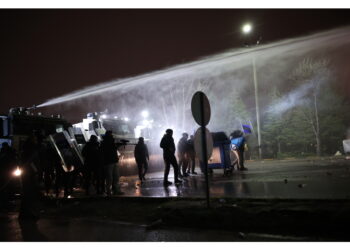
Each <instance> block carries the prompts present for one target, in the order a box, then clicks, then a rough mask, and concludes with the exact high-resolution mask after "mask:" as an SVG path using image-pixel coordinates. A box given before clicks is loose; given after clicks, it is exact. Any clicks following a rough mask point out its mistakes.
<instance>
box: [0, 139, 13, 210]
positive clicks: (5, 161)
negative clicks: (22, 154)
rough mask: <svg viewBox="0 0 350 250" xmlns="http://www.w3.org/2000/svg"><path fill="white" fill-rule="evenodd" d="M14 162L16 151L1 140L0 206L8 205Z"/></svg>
mask: <svg viewBox="0 0 350 250" xmlns="http://www.w3.org/2000/svg"><path fill="white" fill-rule="evenodd" d="M16 163H17V157H16V151H15V150H14V149H13V148H12V147H10V146H9V144H8V143H7V142H3V143H2V147H1V151H0V207H6V206H7V205H8V201H9V196H10V189H11V188H10V185H11V178H12V172H13V171H14V170H15V168H16Z"/></svg>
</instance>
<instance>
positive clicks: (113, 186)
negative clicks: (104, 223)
mask: <svg viewBox="0 0 350 250" xmlns="http://www.w3.org/2000/svg"><path fill="white" fill-rule="evenodd" d="M101 151H102V157H103V165H104V170H105V177H106V192H107V195H108V196H111V195H112V191H113V194H123V193H122V192H121V191H120V188H119V169H118V165H117V163H118V161H119V157H118V152H117V146H116V144H115V142H114V138H113V135H112V131H110V130H108V131H106V134H105V135H104V137H103V140H102V143H101Z"/></svg>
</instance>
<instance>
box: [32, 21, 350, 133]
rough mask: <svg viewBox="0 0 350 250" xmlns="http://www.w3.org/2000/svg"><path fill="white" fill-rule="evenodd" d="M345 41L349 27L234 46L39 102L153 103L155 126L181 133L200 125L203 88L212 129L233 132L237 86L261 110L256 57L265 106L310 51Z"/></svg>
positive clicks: (293, 95)
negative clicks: (195, 110) (195, 106)
mask: <svg viewBox="0 0 350 250" xmlns="http://www.w3.org/2000/svg"><path fill="white" fill-rule="evenodd" d="M344 46H350V28H348V27H346V28H342V29H337V30H332V31H329V32H323V33H318V34H314V35H310V36H306V37H301V38H295V39H288V40H284V41H280V42H276V43H272V44H267V45H261V46H258V47H253V48H244V49H243V48H242V49H238V50H231V51H227V52H226V53H221V54H217V55H214V56H210V57H206V58H202V59H200V60H197V61H194V62H191V63H186V64H181V65H178V66H174V67H170V68H167V69H164V70H159V71H155V72H150V73H147V74H143V75H140V76H136V77H130V78H125V79H118V80H112V81H109V82H105V83H101V84H98V85H96V86H93V87H88V88H85V89H82V90H78V91H75V92H73V93H70V94H67V95H64V96H61V97H57V98H54V99H51V100H48V101H47V102H45V103H43V104H41V105H39V106H38V107H45V106H50V105H56V104H60V103H61V104H65V103H72V102H73V101H77V100H80V99H84V101H86V102H90V103H93V104H91V105H84V106H89V107H90V106H93V107H94V109H95V110H104V109H105V108H107V107H108V109H109V110H111V111H112V112H113V113H115V114H116V115H118V116H119V117H132V118H134V117H137V116H140V112H141V111H142V110H145V109H147V110H149V111H150V113H149V116H150V118H149V119H153V120H154V121H155V126H156V124H162V126H160V127H159V130H160V131H159V134H163V133H164V131H165V129H166V128H168V127H172V128H173V129H174V132H175V134H174V135H175V136H176V133H177V132H179V133H182V132H183V131H187V132H189V133H191V132H192V131H194V130H195V128H196V124H195V123H194V121H193V119H192V117H191V110H190V106H191V105H190V103H191V98H192V95H193V94H194V93H195V92H196V91H199V90H200V91H203V92H204V93H205V94H206V95H207V96H208V98H209V100H210V103H211V107H212V119H211V121H210V123H209V125H208V127H209V129H211V130H213V131H226V132H228V133H229V132H232V131H230V130H231V129H232V126H233V124H230V122H227V121H226V120H227V119H228V113H229V112H231V111H230V110H231V109H232V107H231V106H230V105H231V102H230V101H231V99H232V98H233V93H234V92H237V93H238V96H240V98H241V99H242V101H243V102H244V103H245V104H246V105H247V109H248V111H249V112H248V113H250V116H251V117H249V121H252V122H254V118H255V116H254V115H251V114H254V112H255V111H254V106H255V105H254V94H253V74H252V59H253V57H254V58H255V60H256V67H257V78H258V82H259V89H260V95H261V96H260V100H261V107H262V108H264V107H266V106H271V105H270V104H271V100H269V98H268V97H267V93H268V91H269V90H270V89H271V87H273V86H278V87H279V88H282V89H286V86H287V87H288V81H287V78H288V77H287V76H288V74H290V73H291V70H293V69H294V68H295V67H296V65H297V64H298V63H299V62H300V61H302V60H303V59H304V58H305V57H308V56H311V57H312V56H313V55H314V54H318V53H319V52H320V51H321V52H322V54H323V55H326V56H327V51H332V53H333V51H336V50H337V49H339V48H341V47H342V48H344ZM339 50H340V49H339ZM332 53H329V55H330V56H331V55H332ZM318 80H319V79H316V78H315V77H314V78H313V79H309V81H306V82H304V84H301V85H300V86H298V87H293V88H290V86H289V90H288V91H286V90H285V91H284V94H283V95H284V96H285V97H284V98H283V99H281V100H279V102H276V103H275V105H273V107H271V108H270V111H273V112H285V111H286V110H288V109H291V108H292V107H294V106H295V105H298V104H301V103H302V101H303V99H304V97H305V96H306V95H307V93H308V92H309V91H310V90H311V89H312V85H313V82H312V81H318ZM290 89H291V90H290ZM95 110H89V111H88V112H92V111H95ZM235 115H236V114H235ZM236 117H238V115H236ZM224 124H226V125H224ZM167 125H168V126H167ZM170 125H171V126H170ZM156 127H158V126H156Z"/></svg>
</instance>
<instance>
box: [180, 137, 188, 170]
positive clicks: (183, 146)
mask: <svg viewBox="0 0 350 250" xmlns="http://www.w3.org/2000/svg"><path fill="white" fill-rule="evenodd" d="M187 139H188V134H187V133H183V134H182V137H181V139H180V140H179V142H178V143H177V157H178V158H179V171H180V172H181V169H182V176H183V177H187V176H188V174H187V167H188V163H189V161H188V155H187V151H188V148H187V147H188V144H187Z"/></svg>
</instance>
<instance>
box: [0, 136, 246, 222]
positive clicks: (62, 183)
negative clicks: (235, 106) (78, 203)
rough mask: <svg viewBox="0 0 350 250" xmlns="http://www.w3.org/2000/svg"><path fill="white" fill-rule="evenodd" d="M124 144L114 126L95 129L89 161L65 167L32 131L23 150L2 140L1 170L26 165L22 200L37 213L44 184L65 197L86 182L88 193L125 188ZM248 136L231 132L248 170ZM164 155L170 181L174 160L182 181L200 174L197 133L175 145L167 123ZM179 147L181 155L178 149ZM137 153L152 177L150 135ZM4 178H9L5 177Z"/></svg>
mask: <svg viewBox="0 0 350 250" xmlns="http://www.w3.org/2000/svg"><path fill="white" fill-rule="evenodd" d="M121 145H123V144H117V143H115V140H114V137H113V134H112V131H107V132H106V133H105V135H104V136H103V137H102V141H101V142H99V140H98V138H97V136H95V135H92V136H91V137H90V140H89V141H88V142H87V143H86V145H85V146H84V147H83V149H82V156H83V158H84V165H82V164H79V163H78V162H77V161H75V160H74V157H73V158H71V159H70V160H67V161H66V162H65V165H67V167H68V168H67V169H64V168H62V160H61V158H60V156H59V154H58V153H57V150H56V149H55V148H54V146H53V145H52V143H50V142H49V141H48V140H45V137H44V136H42V135H40V134H32V135H30V136H29V137H28V138H27V140H26V141H25V142H24V144H23V145H22V150H21V152H18V153H17V152H16V151H15V150H14V149H13V148H12V147H10V146H9V145H8V144H7V143H6V142H5V143H3V144H2V149H1V152H0V157H1V171H2V172H1V174H0V178H5V177H6V176H10V175H11V174H10V171H12V170H13V166H17V165H20V166H21V168H22V170H23V171H22V176H21V180H22V204H21V216H23V217H28V216H29V217H30V216H34V215H33V213H32V212H31V211H33V209H32V206H33V204H35V202H34V201H35V200H37V198H38V196H39V194H40V192H39V186H40V185H42V186H43V187H44V190H45V193H46V195H48V194H50V193H52V191H53V192H54V195H56V197H59V196H60V194H61V191H63V193H64V197H69V196H70V195H71V194H72V191H73V188H74V187H76V186H81V187H83V188H84V190H85V192H86V195H90V193H91V187H92V186H93V187H94V190H95V191H96V194H98V195H107V196H111V195H120V194H123V193H122V192H121V190H120V186H119V168H118V161H119V157H118V151H117V149H118V147H119V146H121ZM244 145H245V140H244V136H243V133H242V132H241V131H234V132H233V133H232V134H231V152H232V153H233V154H234V155H235V157H234V158H235V160H234V161H232V167H234V166H235V165H237V169H239V170H246V168H245V167H244V148H245V146H244ZM160 147H161V148H162V149H163V159H164V165H165V169H164V179H163V184H164V186H168V185H171V184H172V182H170V181H169V180H168V176H169V172H170V166H172V167H173V169H174V182H175V184H177V185H178V184H181V183H182V181H183V178H186V177H188V176H189V174H191V175H196V174H197V173H196V172H195V167H196V165H195V163H196V161H195V157H196V154H195V149H194V137H193V136H192V135H191V136H190V138H189V136H188V134H187V133H183V134H182V137H181V139H180V140H179V142H178V143H177V147H176V146H175V142H174V138H173V130H171V129H167V130H166V132H165V134H164V136H163V138H162V139H161V142H160ZM176 150H177V158H176V156H175V152H176ZM134 157H135V161H136V165H137V168H138V177H139V180H140V183H141V184H142V183H143V182H144V181H145V179H146V174H147V171H148V166H149V158H150V156H149V152H148V148H147V145H146V144H145V141H144V138H143V137H140V138H139V140H138V143H137V144H136V146H135V149H134ZM1 183H6V180H2V181H1Z"/></svg>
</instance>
